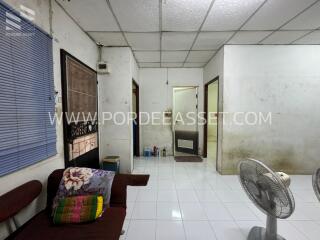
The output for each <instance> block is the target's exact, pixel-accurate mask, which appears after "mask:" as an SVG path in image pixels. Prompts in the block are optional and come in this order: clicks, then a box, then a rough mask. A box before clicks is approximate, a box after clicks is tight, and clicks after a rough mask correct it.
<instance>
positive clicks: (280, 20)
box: [243, 0, 315, 30]
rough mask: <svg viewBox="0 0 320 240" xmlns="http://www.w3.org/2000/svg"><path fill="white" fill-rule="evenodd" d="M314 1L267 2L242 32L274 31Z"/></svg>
mask: <svg viewBox="0 0 320 240" xmlns="http://www.w3.org/2000/svg"><path fill="white" fill-rule="evenodd" d="M313 2H315V0H268V1H267V2H266V4H265V5H264V6H263V7H262V8H261V9H260V10H259V11H258V12H257V13H256V14H255V15H254V16H253V17H252V18H251V19H250V20H249V21H248V22H247V24H246V25H245V26H244V27H243V29H244V30H276V29H278V28H279V27H281V25H283V24H285V23H286V22H287V21H288V20H290V19H291V18H293V17H294V16H296V15H297V14H298V13H299V12H301V11H302V10H304V9H305V8H307V7H308V6H310V5H311V4H312V3H313Z"/></svg>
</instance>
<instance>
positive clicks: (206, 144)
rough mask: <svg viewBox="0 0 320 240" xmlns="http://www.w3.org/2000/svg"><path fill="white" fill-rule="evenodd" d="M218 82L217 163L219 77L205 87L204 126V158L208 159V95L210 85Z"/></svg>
mask: <svg viewBox="0 0 320 240" xmlns="http://www.w3.org/2000/svg"><path fill="white" fill-rule="evenodd" d="M216 81H218V101H217V105H218V106H217V109H218V113H217V114H218V115H217V150H216V162H217V161H218V149H219V112H220V108H219V99H220V89H219V84H220V81H219V76H217V77H215V78H214V79H212V80H211V81H209V82H207V83H206V84H205V85H204V119H205V124H204V126H203V157H204V158H206V157H208V105H209V104H208V101H209V95H208V89H209V85H210V84H212V83H214V82H216Z"/></svg>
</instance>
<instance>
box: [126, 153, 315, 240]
mask: <svg viewBox="0 0 320 240" xmlns="http://www.w3.org/2000/svg"><path fill="white" fill-rule="evenodd" d="M147 161H148V160H145V159H144V160H143V161H139V164H137V165H136V166H137V167H138V168H139V169H140V170H141V171H142V170H143V172H144V173H148V171H149V172H151V175H153V176H154V175H155V174H156V176H155V179H154V178H152V181H155V182H156V185H155V186H156V200H155V203H156V204H155V206H156V216H155V219H154V221H155V224H156V230H155V237H157V229H158V222H160V221H167V222H182V227H183V231H184V238H187V237H188V235H187V231H186V223H187V222H189V221H195V222H207V223H208V224H209V225H210V229H211V231H212V232H213V234H214V236H215V237H216V239H217V240H222V239H221V238H218V235H217V234H218V233H217V232H216V231H215V228H214V226H213V225H212V224H211V223H212V222H228V221H220V220H216V221H211V220H209V217H208V214H207V212H206V211H205V208H204V206H205V205H204V204H205V202H204V201H202V200H201V199H199V197H200V196H202V195H199V194H200V192H201V191H210V192H213V193H214V194H215V197H216V198H217V200H218V201H219V203H220V204H221V205H222V206H223V207H224V208H225V209H226V212H227V213H228V214H229V215H230V216H231V217H232V220H230V221H229V222H231V221H232V223H234V224H235V226H237V229H238V230H239V231H240V232H239V233H240V234H241V235H243V236H244V235H245V232H244V228H243V227H241V226H242V225H241V222H247V221H253V222H254V221H256V222H263V221H262V220H261V218H262V217H261V216H260V215H259V214H258V212H256V211H255V210H254V208H253V207H252V206H250V205H249V202H247V201H245V199H244V197H243V196H239V197H241V199H240V200H241V201H233V199H230V200H231V201H230V203H237V204H239V203H243V204H245V206H246V207H247V208H248V211H249V212H250V213H251V214H253V216H255V217H256V219H255V220H249V219H248V220H237V219H238V217H237V215H234V214H232V213H231V210H232V209H229V208H228V203H229V202H228V194H227V195H220V194H224V192H227V193H228V192H229V191H230V192H233V193H237V192H238V191H239V188H238V186H237V185H236V184H233V182H232V178H231V179H230V178H224V177H223V176H221V175H217V174H215V173H214V172H212V173H211V172H210V169H211V167H212V165H211V164H209V162H204V163H203V164H202V165H197V164H190V165H189V164H187V165H183V164H177V163H175V162H173V161H174V160H173V159H172V158H166V159H164V161H163V162H162V163H161V160H160V159H156V160H153V159H151V160H150V162H147ZM143 166H144V167H143ZM170 168H171V169H172V173H166V170H167V169H170ZM180 176H181V178H180ZM185 177H186V178H189V179H192V180H191V181H190V182H191V188H190V190H189V189H188V190H186V191H190V192H191V190H192V192H193V193H194V194H195V195H196V198H197V200H198V204H199V205H200V207H201V209H202V210H203V212H204V214H205V216H206V220H199V219H200V218H199V219H198V220H196V219H195V220H192V219H190V220H189V219H187V220H185V219H184V217H183V215H182V208H181V204H182V202H181V198H179V196H178V191H180V190H182V189H180V188H179V189H178V188H177V181H180V180H178V179H182V182H183V179H184V178H185ZM295 179H298V180H299V181H301V182H298V185H295V186H294V187H293V189H295V188H297V189H295V190H296V191H294V192H297V193H295V194H294V195H298V194H306V193H307V194H312V192H311V191H312V190H310V189H309V188H307V187H306V186H307V185H306V184H308V179H307V178H305V177H304V176H301V177H297V178H295ZM162 180H166V181H167V180H170V181H168V182H172V183H173V184H174V185H173V186H174V188H171V187H170V186H169V185H168V186H167V187H166V186H165V185H164V187H165V188H166V189H167V190H168V189H169V188H170V189H171V190H173V191H174V193H175V195H176V197H177V206H178V207H179V210H180V214H181V220H174V218H172V219H163V220H162V219H158V214H159V213H158V206H159V201H158V199H159V192H160V191H161V190H160V189H159V181H162ZM298 180H296V181H298ZM197 181H199V184H203V186H202V185H201V186H199V185H197ZM206 183H207V184H206ZM152 184H154V182H153V183H152ZM221 184H222V185H221ZM207 185H208V186H207ZM304 185H305V186H304ZM155 186H151V188H150V189H154V188H155ZM223 186H226V187H227V188H226V189H227V190H228V191H225V190H226V189H223ZM183 187H184V186H183V185H182V188H183ZM162 190H164V189H162ZM183 190H184V189H183ZM219 191H221V193H220V194H217V192H219ZM138 194H139V192H138ZM138 194H137V195H136V197H135V204H136V203H137V201H138ZM230 196H233V195H232V194H231V195H230ZM242 198H243V199H242ZM168 199H170V198H168ZM165 202H172V201H171V200H170V201H165ZM209 202H210V201H209ZM299 202H300V201H299ZM190 203H191V202H190ZM309 204H315V202H314V200H313V199H312V195H307V196H306V197H304V198H303V199H301V202H300V204H299V205H302V206H303V205H309ZM309 207H310V206H309ZM319 207H320V203H319ZM133 211H134V209H133ZM227 213H226V214H227ZM298 216H300V215H298ZM301 216H302V215H301ZM249 217H250V215H249ZM306 217H308V218H312V219H311V220H309V221H306V220H305V221H301V220H299V219H297V220H290V219H288V220H286V221H285V222H286V223H288V225H285V226H290V228H291V227H292V228H293V229H295V230H296V231H297V234H298V233H299V234H301V238H303V237H305V238H306V239H309V240H311V239H310V238H309V237H308V236H310V234H309V233H307V234H308V235H306V234H305V232H303V230H304V229H303V228H301V225H297V224H299V223H302V222H310V223H312V224H313V226H315V224H316V226H319V229H320V219H319V220H316V219H317V216H316V217H314V215H310V214H309V213H308V214H307V215H306ZM128 220H129V221H128V227H127V229H128V230H127V233H128V232H129V228H130V226H132V222H133V221H135V220H134V219H132V218H130V219H128ZM139 220H140V219H139ZM292 222H297V224H295V225H293V223H292ZM299 229H300V230H299ZM219 233H220V232H219ZM317 233H318V230H317ZM314 234H315V233H313V235H311V236H312V237H314ZM319 234H320V232H319ZM127 236H128V235H127V234H126V239H127ZM220 237H221V236H220ZM289 239H290V238H289ZM314 239H315V238H312V240H314ZM316 239H317V238H316ZM157 240H158V239H157Z"/></svg>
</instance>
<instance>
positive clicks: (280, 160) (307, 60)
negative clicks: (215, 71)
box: [221, 46, 320, 174]
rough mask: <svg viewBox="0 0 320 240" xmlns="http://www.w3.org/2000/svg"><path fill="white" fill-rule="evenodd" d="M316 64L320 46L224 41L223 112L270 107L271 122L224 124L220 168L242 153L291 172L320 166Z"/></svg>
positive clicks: (319, 72)
mask: <svg viewBox="0 0 320 240" xmlns="http://www.w3.org/2000/svg"><path fill="white" fill-rule="evenodd" d="M319 63H320V46H225V48H224V79H223V85H224V93H223V94H224V99H223V104H224V106H223V108H224V111H225V112H229V113H235V112H262V113H268V112H271V113H272V124H271V125H269V124H262V125H243V126H239V125H236V124H234V122H233V124H225V125H224V127H223V149H222V151H223V162H222V166H221V172H222V173H226V174H229V173H235V170H236V165H237V163H238V161H239V160H241V159H243V158H246V157H253V158H257V159H261V160H263V161H264V162H265V163H266V164H268V165H269V166H270V167H272V168H274V169H276V170H282V171H285V172H287V173H294V174H310V173H312V172H313V171H314V169H316V168H318V167H319V166H320V163H319V145H320V138H319V136H320V128H319V126H318V125H319V121H320V113H319V109H320V104H319V93H320V90H319V89H320V68H319ZM231 117H232V114H228V115H226V116H225V120H226V122H227V123H229V122H232V121H231V119H230V118H231ZM238 119H239V120H241V117H239V118H238ZM250 121H252V118H251V120H250Z"/></svg>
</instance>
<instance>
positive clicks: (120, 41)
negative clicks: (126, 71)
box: [89, 32, 127, 47]
mask: <svg viewBox="0 0 320 240" xmlns="http://www.w3.org/2000/svg"><path fill="white" fill-rule="evenodd" d="M89 35H90V36H91V37H93V39H94V40H95V41H96V42H97V43H100V44H102V45H104V46H113V47H116V46H117V47H123V46H127V43H126V41H125V39H124V37H123V35H122V33H121V32H89Z"/></svg>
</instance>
